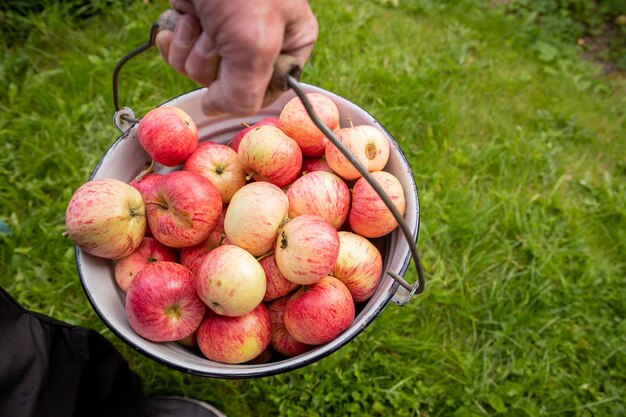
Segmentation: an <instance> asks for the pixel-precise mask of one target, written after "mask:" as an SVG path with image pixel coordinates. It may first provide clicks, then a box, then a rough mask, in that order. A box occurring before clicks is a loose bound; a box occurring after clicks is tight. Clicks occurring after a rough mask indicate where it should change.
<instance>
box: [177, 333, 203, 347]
mask: <svg viewBox="0 0 626 417" xmlns="http://www.w3.org/2000/svg"><path fill="white" fill-rule="evenodd" d="M196 330H197V329H196ZM178 343H180V344H181V345H183V346H185V347H188V348H195V347H197V346H198V342H197V341H196V332H195V331H194V332H193V333H191V334H190V335H189V336H185V337H183V338H182V339H180V340H178Z"/></svg>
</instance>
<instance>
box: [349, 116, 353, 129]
mask: <svg viewBox="0 0 626 417" xmlns="http://www.w3.org/2000/svg"><path fill="white" fill-rule="evenodd" d="M348 123H350V127H354V123H352V117H348Z"/></svg>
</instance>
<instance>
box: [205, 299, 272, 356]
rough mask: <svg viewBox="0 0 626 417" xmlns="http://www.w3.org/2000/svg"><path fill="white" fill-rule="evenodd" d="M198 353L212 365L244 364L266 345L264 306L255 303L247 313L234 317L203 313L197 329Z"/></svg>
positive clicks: (268, 332)
mask: <svg viewBox="0 0 626 417" xmlns="http://www.w3.org/2000/svg"><path fill="white" fill-rule="evenodd" d="M196 334H197V342H198V347H199V348H200V351H201V352H202V353H203V354H204V356H206V357H207V358H208V359H210V360H212V361H216V362H222V363H229V364H237V363H244V362H248V361H250V360H252V359H254V358H256V357H257V356H259V355H260V354H261V353H263V351H264V350H265V349H266V348H267V347H268V346H269V344H270V338H271V334H272V325H271V323H270V316H269V313H268V312H267V307H265V305H264V304H259V305H258V306H257V307H256V308H255V309H254V310H252V311H251V312H249V313H248V314H244V315H243V316H238V317H228V316H220V315H219V314H211V313H209V314H207V315H206V317H205V318H204V320H203V321H202V323H201V324H200V327H199V328H198V331H197V332H196Z"/></svg>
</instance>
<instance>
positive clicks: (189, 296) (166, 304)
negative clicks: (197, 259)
mask: <svg viewBox="0 0 626 417" xmlns="http://www.w3.org/2000/svg"><path fill="white" fill-rule="evenodd" d="M205 311H206V306H205V304H204V303H203V302H202V300H201V299H200V297H198V294H196V290H195V288H194V277H193V274H192V273H191V271H190V270H189V269H187V268H185V267H184V266H182V265H181V264H179V263H176V262H165V261H162V262H154V263H151V264H149V265H146V267H144V268H143V269H142V270H141V271H139V273H138V274H137V276H136V277H135V279H133V281H132V282H131V284H130V287H128V292H127V293H126V314H127V316H128V322H129V324H130V326H131V327H132V328H133V330H135V332H137V334H139V335H140V336H141V337H143V338H145V339H148V340H151V341H153V342H173V341H177V340H180V339H183V338H185V337H187V336H189V335H190V334H191V333H193V332H194V331H195V330H196V328H197V327H198V326H199V325H200V322H201V321H202V318H203V317H204V313H205Z"/></svg>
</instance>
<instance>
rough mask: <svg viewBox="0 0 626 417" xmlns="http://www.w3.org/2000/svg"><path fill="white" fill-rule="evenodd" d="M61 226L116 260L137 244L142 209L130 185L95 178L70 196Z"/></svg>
mask: <svg viewBox="0 0 626 417" xmlns="http://www.w3.org/2000/svg"><path fill="white" fill-rule="evenodd" d="M286 199H287V197H286V196H285V200H286ZM288 204H289V203H287V205H288ZM65 226H66V228H67V235H68V236H69V237H70V238H71V239H72V241H73V242H74V244H75V245H76V246H78V247H79V248H80V249H82V250H84V251H85V252H87V253H90V254H92V255H94V256H99V257H101V258H107V259H120V258H124V257H125V256H128V255H130V254H131V253H133V252H134V251H135V249H137V248H138V247H139V245H140V244H141V241H142V239H143V237H144V234H145V232H146V209H145V206H144V202H143V199H142V198H141V194H140V193H139V191H137V189H135V188H134V187H131V186H130V185H128V184H126V183H125V182H122V181H119V180H116V179H111V178H103V179H96V180H92V181H89V182H86V183H85V184H83V185H81V186H80V187H79V188H78V189H77V190H76V191H75V192H74V194H73V195H72V198H71V199H70V202H69V204H68V206H67V209H66V212H65Z"/></svg>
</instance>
